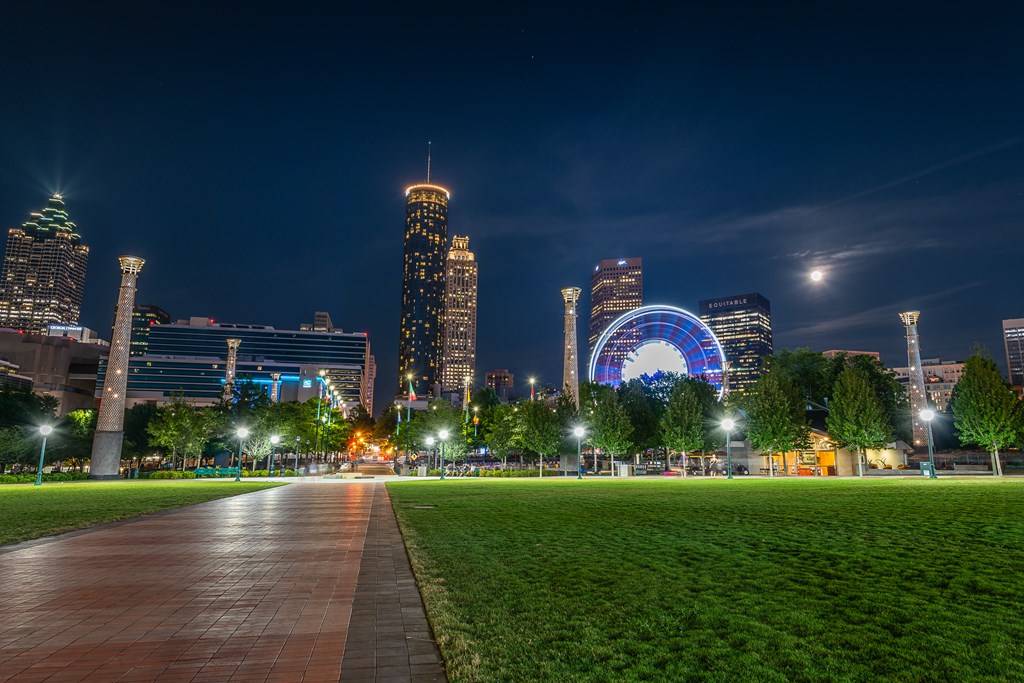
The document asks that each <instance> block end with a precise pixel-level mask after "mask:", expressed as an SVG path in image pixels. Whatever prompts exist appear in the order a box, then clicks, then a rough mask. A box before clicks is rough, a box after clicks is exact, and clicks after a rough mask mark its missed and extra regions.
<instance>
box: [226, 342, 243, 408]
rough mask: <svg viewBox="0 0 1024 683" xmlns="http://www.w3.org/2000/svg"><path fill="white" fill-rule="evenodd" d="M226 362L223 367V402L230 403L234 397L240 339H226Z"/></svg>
mask: <svg viewBox="0 0 1024 683" xmlns="http://www.w3.org/2000/svg"><path fill="white" fill-rule="evenodd" d="M227 342H228V362H227V363H226V364H225V365H224V400H225V401H230V400H231V397H232V396H234V395H235V366H236V365H237V364H238V347H239V346H241V345H242V340H241V339H228V340H227Z"/></svg>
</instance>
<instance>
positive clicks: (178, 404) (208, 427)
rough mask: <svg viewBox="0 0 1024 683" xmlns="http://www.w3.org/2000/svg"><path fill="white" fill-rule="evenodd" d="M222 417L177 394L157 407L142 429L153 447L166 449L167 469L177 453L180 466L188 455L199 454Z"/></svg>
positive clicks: (175, 462) (222, 423)
mask: <svg viewBox="0 0 1024 683" xmlns="http://www.w3.org/2000/svg"><path fill="white" fill-rule="evenodd" d="M223 425H224V419H223V416H222V414H221V413H220V412H219V411H218V410H217V409H215V408H198V407H196V406H193V405H191V404H189V403H186V402H185V399H184V398H183V397H181V396H174V397H173V398H172V399H171V402H170V403H169V404H167V405H166V406H163V407H162V408H160V409H159V411H158V412H157V414H156V417H154V418H153V419H152V420H151V421H150V423H149V426H148V427H147V428H146V429H147V431H148V432H149V437H150V438H149V441H150V443H151V444H152V445H154V446H160V447H162V448H167V449H170V451H171V468H172V469H174V468H175V467H176V464H177V458H178V456H179V455H181V467H182V469H184V468H185V461H186V460H187V459H188V457H189V456H194V457H196V458H198V457H199V456H201V455H202V453H203V449H204V447H205V446H206V442H207V441H209V440H210V439H211V438H213V436H214V435H215V434H216V432H217V431H218V429H222V428H223Z"/></svg>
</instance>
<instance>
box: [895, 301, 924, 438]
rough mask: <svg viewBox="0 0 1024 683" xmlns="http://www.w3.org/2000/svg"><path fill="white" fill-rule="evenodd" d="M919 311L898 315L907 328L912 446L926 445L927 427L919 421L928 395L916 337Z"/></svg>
mask: <svg viewBox="0 0 1024 683" xmlns="http://www.w3.org/2000/svg"><path fill="white" fill-rule="evenodd" d="M920 315H921V312H920V311H906V312H904V313H900V320H902V321H903V325H904V326H905V327H906V328H907V365H908V366H909V367H910V419H911V424H912V425H913V428H914V446H923V445H925V444H926V443H928V425H927V424H926V423H925V421H924V420H922V419H921V411H922V410H924V409H925V408H927V407H928V395H927V394H925V392H924V369H923V368H922V367H921V341H920V339H919V338H918V336H917V319H918V318H919V317H920Z"/></svg>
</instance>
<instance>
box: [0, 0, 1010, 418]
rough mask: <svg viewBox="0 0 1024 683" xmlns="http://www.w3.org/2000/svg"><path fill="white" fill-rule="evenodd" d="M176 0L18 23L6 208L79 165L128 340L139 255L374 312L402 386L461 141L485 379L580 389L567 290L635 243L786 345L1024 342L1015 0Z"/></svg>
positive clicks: (383, 365) (947, 352)
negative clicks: (422, 209) (120, 263)
mask: <svg viewBox="0 0 1024 683" xmlns="http://www.w3.org/2000/svg"><path fill="white" fill-rule="evenodd" d="M149 4H152V3H135V4H134V5H125V6H123V7H120V8H118V7H116V6H115V5H114V3H109V4H108V3H85V2H80V3H60V2H47V3H30V2H20V3H16V5H15V6H13V7H12V6H5V9H4V12H3V17H2V19H0V65H2V68H0V102H2V106H0V226H2V227H3V228H4V229H6V228H8V227H12V226H17V225H20V224H21V223H22V222H23V221H24V220H26V218H27V215H28V213H29V212H30V211H38V210H40V209H41V208H42V207H43V206H44V204H45V202H46V198H47V195H48V194H49V193H51V192H53V191H61V192H63V193H64V195H65V199H66V201H67V207H68V210H69V212H70V214H71V216H72V219H73V220H74V221H76V222H77V223H78V226H79V228H80V231H81V233H82V235H83V237H84V240H85V241H86V243H87V244H89V245H90V247H91V248H92V253H91V257H90V264H89V274H88V277H87V281H86V294H85V303H84V311H83V313H84V314H83V320H82V322H83V323H84V324H85V325H87V326H89V327H92V328H95V329H97V330H100V331H101V332H103V333H104V334H109V327H110V323H111V317H112V312H113V307H114V302H115V299H116V287H117V282H118V278H119V274H118V269H117V261H116V257H117V255H118V254H123V253H132V254H137V255H140V256H143V257H145V258H146V259H147V264H146V267H145V269H144V270H143V272H142V275H141V277H140V280H139V287H140V289H139V296H138V301H139V302H140V303H154V304H157V305H159V306H161V307H163V308H165V309H167V310H168V311H170V312H171V314H172V316H174V317H175V318H181V317H187V316H189V315H207V316H210V317H213V318H215V319H217V320H218V321H224V322H244V323H265V324H271V325H274V326H277V327H281V328H295V327H297V326H298V324H299V323H301V322H305V321H310V320H312V315H313V312H314V311H315V310H326V311H329V312H330V313H331V315H332V317H333V319H334V321H335V324H336V325H338V326H340V327H342V328H344V329H345V330H346V331H367V332H369V334H370V339H371V343H372V345H373V351H374V353H375V354H376V356H377V362H378V367H379V372H378V378H377V392H378V401H377V406H378V409H379V408H380V407H381V406H383V405H384V403H385V400H386V399H387V398H388V397H390V396H391V395H392V391H393V387H394V385H395V373H396V367H397V354H398V350H397V340H398V325H399V307H400V299H401V262H402V235H403V219H404V196H403V189H404V188H405V186H407V185H408V184H411V183H413V182H417V181H421V180H423V177H424V175H425V172H426V147H427V141H428V140H429V141H432V143H433V166H432V175H431V178H432V180H433V181H434V182H437V183H440V184H443V185H445V186H447V187H448V188H449V189H450V190H451V191H452V200H451V214H450V228H449V232H450V234H452V233H454V234H468V235H469V236H470V247H471V249H472V250H473V251H474V252H475V253H476V256H477V259H478V261H479V263H480V310H479V318H478V326H479V334H478V359H479V361H478V366H477V371H478V375H479V379H480V380H482V377H483V373H484V372H485V371H487V370H490V369H492V368H497V367H507V368H509V369H510V370H512V371H513V372H514V373H516V376H517V382H519V387H520V388H521V387H522V386H523V384H524V380H525V377H526V376H527V375H529V374H534V373H535V374H536V375H537V376H538V378H539V379H540V381H541V382H542V383H548V382H550V383H552V384H559V383H560V381H561V334H562V317H561V312H562V301H561V295H560V293H559V289H560V288H561V287H564V286H569V285H576V286H580V287H583V288H584V291H585V292H586V291H587V290H588V288H589V283H590V272H591V270H592V268H593V265H594V264H595V263H596V262H597V260H599V259H602V258H614V257H620V256H641V257H643V259H644V269H645V272H644V287H645V298H646V300H647V302H648V303H668V304H674V305H678V306H681V307H683V308H687V309H689V310H693V311H695V310H696V307H697V301H698V300H699V299H703V298H711V297H717V296H725V295H730V294H740V293H746V292H750V291H758V292H760V293H762V294H764V295H765V296H767V297H768V298H769V299H770V300H771V302H772V312H773V317H774V329H775V343H776V348H781V347H795V346H809V347H811V348H813V349H816V350H823V349H828V348H848V349H864V350H877V351H881V352H882V358H883V361H884V362H886V363H887V364H888V365H903V364H905V361H906V355H905V342H904V339H903V329H902V327H901V325H900V321H899V319H898V317H897V315H896V314H897V312H898V311H900V310H906V309H911V308H916V309H920V310H921V311H922V316H921V324H920V330H921V335H922V352H923V355H924V356H926V357H930V356H942V357H944V358H964V357H965V356H967V355H968V354H969V353H970V350H971V347H972V344H973V343H974V342H980V343H981V344H982V345H984V346H987V347H988V348H989V350H990V351H991V353H992V355H993V356H994V357H995V358H996V359H997V360H998V361H999V362H1000V364H1001V365H1005V359H1004V356H1003V348H1002V344H1001V341H1000V332H1001V320H1002V319H1003V318H1011V317H1024V302H1022V300H1021V292H1022V287H1021V268H1022V266H1024V238H1022V233H1024V41H1022V40H1021V39H1020V31H1021V28H1022V26H1024V12H1022V11H1021V10H1020V9H1019V7H1020V6H1019V5H1017V8H1016V9H1015V8H1013V7H1012V6H1011V5H1013V4H1015V3H1002V4H997V3H993V4H990V5H985V4H984V3H982V4H978V5H970V6H969V7H965V6H962V5H953V4H950V5H946V6H945V9H943V6H941V5H933V6H928V5H927V4H925V3H921V4H920V7H919V9H912V10H911V9H908V10H906V11H901V12H896V11H894V10H893V9H892V8H886V7H883V6H878V7H877V8H875V9H871V8H868V7H867V6H865V5H862V4H857V5H853V6H851V7H850V8H848V9H847V10H836V9H835V8H834V7H832V6H831V5H833V4H834V3H813V4H812V3H805V4H803V5H801V6H797V5H786V4H779V3H762V2H757V3H750V4H749V6H746V5H743V4H739V3H735V4H725V3H714V4H715V5H716V6H717V9H715V10H713V11H712V10H704V9H685V8H683V9H676V10H673V11H666V9H665V7H658V6H647V7H645V6H643V5H640V4H636V3H634V4H625V5H623V4H621V3H618V4H616V5H608V6H607V7H603V6H602V5H600V4H590V5H583V4H580V5H578V6H577V7H576V8H575V9H572V10H568V9H567V10H560V9H557V8H553V7H552V6H550V4H549V5H548V6H539V7H527V6H523V5H517V4H515V3H512V4H504V3H498V4H497V5H495V7H496V8H497V9H480V8H479V7H478V8H477V9H467V8H460V9H454V8H447V9H446V8H445V7H444V6H442V5H440V4H436V5H435V4H430V3H426V4H424V3H416V4H414V5H410V6H408V7H405V8H403V7H401V6H400V5H391V6H390V7H389V8H388V10H387V12H381V13H380V14H375V15H369V14H367V15H360V14H358V13H357V12H342V11H340V10H339V9H323V8H320V9H318V8H316V7H315V6H312V5H303V4H300V3H282V4H279V7H278V9H277V10H276V12H275V13H267V12H265V11H264V10H262V9H258V10H254V9H252V8H251V7H248V8H247V7H245V6H244V5H241V4H240V5H238V7H237V8H235V9H234V10H228V9H219V8H217V7H216V5H217V4H218V3H212V2H207V3H204V4H196V5H188V4H183V3H160V4H159V6H158V7H157V6H155V4H154V6H152V7H149V6H147V5H149ZM344 4H346V5H347V4H349V3H344ZM479 4H480V5H490V3H479ZM552 4H553V3H552ZM664 5H666V6H667V5H668V3H664ZM471 7H472V6H471ZM814 267H820V268H822V269H823V270H825V272H826V277H825V280H824V281H823V283H821V284H820V285H817V286H812V285H811V283H810V282H809V280H808V277H807V273H808V272H809V271H810V270H811V269H812V268H814ZM580 312H581V316H580V344H581V354H582V355H585V353H586V352H585V348H586V320H587V317H588V315H589V300H588V299H587V298H586V296H585V297H584V300H583V301H582V305H581V308H580Z"/></svg>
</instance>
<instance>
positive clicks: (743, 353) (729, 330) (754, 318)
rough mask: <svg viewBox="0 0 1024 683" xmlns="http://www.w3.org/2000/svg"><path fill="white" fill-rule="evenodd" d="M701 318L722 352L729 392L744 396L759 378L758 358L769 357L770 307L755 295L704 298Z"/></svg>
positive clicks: (766, 301) (770, 344)
mask: <svg viewBox="0 0 1024 683" xmlns="http://www.w3.org/2000/svg"><path fill="white" fill-rule="evenodd" d="M700 319H701V320H703V321H704V324H706V325H707V326H708V327H710V328H711V331H712V332H714V333H715V336H716V337H718V341H719V342H720V343H721V345H722V350H723V351H724V352H725V360H726V363H728V372H727V373H726V374H727V379H728V385H729V391H730V392H737V393H743V392H744V391H746V390H747V389H749V388H750V387H751V386H753V384H754V382H756V381H757V380H758V378H759V377H760V376H761V359H762V358H764V357H765V356H770V355H772V306H771V304H770V303H769V302H768V299H766V298H764V297H763V296H761V295H760V294H758V293H756V292H754V293H751V294H737V295H736V296H727V297H722V298H720V299H705V300H704V301H701V302H700Z"/></svg>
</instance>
